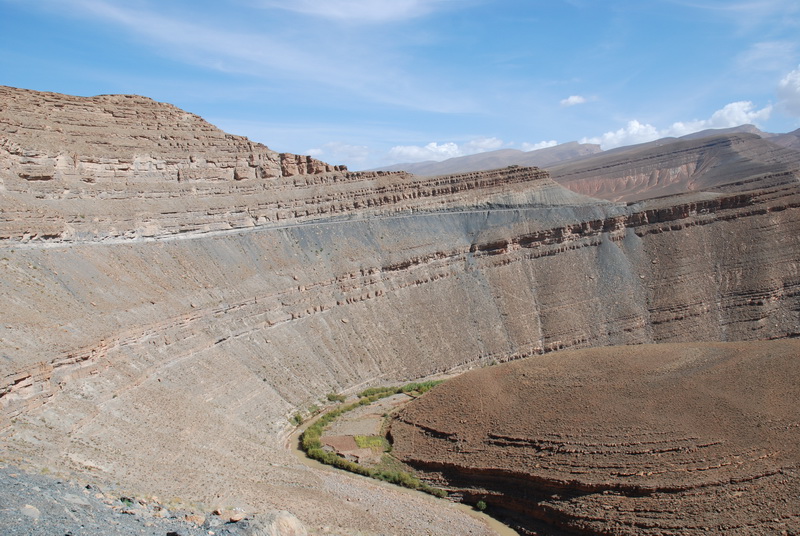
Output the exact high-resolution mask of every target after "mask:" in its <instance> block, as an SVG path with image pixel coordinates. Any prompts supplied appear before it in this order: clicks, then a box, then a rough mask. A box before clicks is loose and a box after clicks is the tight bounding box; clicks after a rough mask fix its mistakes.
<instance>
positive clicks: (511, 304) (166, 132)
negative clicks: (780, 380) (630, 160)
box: [0, 88, 800, 534]
mask: <svg viewBox="0 0 800 536" xmlns="http://www.w3.org/2000/svg"><path fill="white" fill-rule="evenodd" d="M0 103H2V106H3V108H2V109H0V119H2V120H1V121H0V124H1V125H6V126H5V127H3V128H5V130H3V134H2V136H3V139H4V140H5V141H3V145H2V147H3V148H5V149H2V148H0V184H2V186H0V310H1V311H3V315H2V320H0V445H2V448H3V450H4V453H6V456H7V457H8V458H9V459H12V460H25V461H26V462H28V463H32V464H35V465H37V466H39V467H53V468H55V469H58V470H63V471H76V472H81V473H82V474H84V475H88V476H90V477H93V478H97V479H102V480H106V481H114V482H120V483H121V484H123V485H126V486H130V487H133V488H136V489H144V490H145V491H146V492H148V493H151V494H157V495H159V496H172V495H176V496H182V497H185V498H192V499H196V500H198V501H208V502H211V503H213V502H215V501H217V500H218V497H219V496H223V497H228V496H236V497H239V498H242V500H245V501H249V503H250V504H252V505H254V506H259V507H264V508H277V509H289V510H291V511H293V512H295V513H296V514H297V515H298V516H299V517H300V518H301V519H303V521H304V522H308V523H309V524H310V525H313V524H317V525H320V526H321V525H323V524H326V523H328V522H329V520H332V521H330V522H331V523H334V525H335V526H339V527H347V526H353V524H354V523H355V524H358V525H359V526H361V527H366V526H368V527H371V528H372V530H374V531H380V530H381V528H382V527H381V524H380V523H379V522H377V521H375V515H373V514H371V513H370V514H368V513H367V509H369V508H373V509H375V508H377V509H378V510H373V512H374V511H381V512H383V513H384V514H386V515H388V516H389V517H392V516H395V515H397V516H401V517H402V520H397V525H396V526H406V527H407V526H410V525H409V523H410V524H412V525H413V523H414V519H416V518H415V517H414V512H413V511H412V510H408V511H407V512H393V511H392V510H391V509H390V508H388V509H387V507H385V506H380V505H376V504H374V503H370V505H369V506H367V505H366V502H367V501H365V502H364V503H363V504H362V503H359V504H356V503H355V502H353V503H348V505H346V506H342V508H339V509H337V510H336V511H335V512H330V511H320V510H319V508H318V505H319V504H320V503H322V502H325V501H328V502H331V501H334V502H335V501H336V500H338V501H341V500H342V498H343V497H344V496H345V495H347V494H348V493H350V492H349V491H342V490H341V489H339V488H336V487H335V486H334V485H333V484H331V482H329V481H327V480H326V481H325V482H322V480H321V479H322V477H320V476H319V475H316V476H310V475H309V471H308V469H306V468H305V467H304V466H300V465H299V464H298V462H297V461H296V460H295V459H294V458H293V457H292V456H291V455H289V454H287V452H286V451H285V449H284V444H283V438H284V437H285V434H286V433H287V430H288V422H289V421H288V417H290V416H291V415H293V414H294V413H296V412H298V411H300V412H304V411H305V409H306V408H308V407H309V406H310V405H312V404H320V403H324V400H320V397H324V395H325V394H327V393H330V392H347V391H351V392H352V391H355V390H358V389H359V388H361V387H363V386H367V385H372V384H377V383H389V382H395V381H397V382H399V381H403V380H409V379H416V378H420V377H423V376H426V375H429V374H433V373H437V372H441V371H445V370H453V369H456V368H459V367H461V368H466V367H470V366H473V365H477V364H479V363H486V362H490V361H493V360H496V361H504V360H510V359H515V358H518V357H523V356H529V355H535V354H541V353H546V352H550V351H553V350H559V349H563V348H570V347H585V346H597V345H610V344H640V343H647V342H654V341H658V342H676V341H689V340H694V339H701V340H750V339H758V338H781V337H787V336H792V335H796V334H797V332H798V325H800V266H798V255H797V252H798V250H800V212H798V210H797V207H798V204H800V192H798V189H797V187H796V186H793V185H792V184H786V185H782V186H773V187H771V188H769V189H766V188H761V189H758V190H751V191H741V192H731V193H720V192H716V193H696V194H692V195H691V196H683V197H680V198H672V199H668V198H665V199H660V200H657V201H649V202H645V203H642V204H637V205H631V206H624V205H615V204H612V203H608V202H598V201H596V200H592V199H590V198H586V197H584V196H580V195H578V194H575V193H573V192H570V191H568V190H566V189H564V188H562V187H560V186H558V185H557V184H555V183H554V182H553V181H552V180H551V179H550V178H549V177H548V176H547V173H546V172H543V171H541V170H537V169H534V168H510V169H503V170H495V171H489V172H480V173H470V174H462V175H447V176H441V177H415V176H412V175H407V174H403V173H381V172H372V173H353V172H348V171H345V170H328V171H325V172H323V173H315V174H304V175H292V176H282V174H283V171H281V170H282V169H284V166H288V167H285V169H286V170H293V169H294V168H292V167H291V166H300V167H302V168H304V169H305V170H306V171H309V170H312V171H313V170H320V171H321V168H319V167H318V165H317V164H314V163H313V161H309V160H308V159H305V157H297V158H295V157H287V156H284V157H281V156H280V155H276V154H274V153H272V152H270V151H269V150H267V149H266V148H264V147H263V146H258V145H257V144H250V142H247V141H246V140H244V139H243V138H239V137H235V136H229V135H227V134H224V133H220V132H219V131H217V130H216V129H213V127H210V125H207V124H206V123H204V122H202V121H201V120H199V119H198V118H196V117H195V116H191V115H190V114H185V113H184V112H181V111H180V110H177V109H175V108H174V107H171V106H168V105H160V104H157V103H153V101H150V100H148V99H142V98H138V97H131V98H127V97H96V98H91V99H77V98H73V97H63V96H53V95H51V94H39V93H35V92H24V91H19V90H11V89H10V88H7V89H4V93H3V98H2V99H1V100H0ZM9 103H10V104H9ZM80 107H84V108H86V110H85V112H80V113H79V110H80V109H81V108H80ZM12 108H13V109H14V110H19V111H15V112H14V113H9V112H8V110H11V109H12ZM62 108H63V110H61V109H62ZM27 109H30V110H34V111H36V110H38V111H36V112H35V113H34V112H33V111H27V112H26V111H24V110H27ZM59 110H61V111H59ZM66 111H70V113H71V114H73V115H72V116H70V117H71V118H70V120H69V121H67V120H66V119H59V121H58V122H53V123H50V122H48V121H47V120H45V118H47V117H50V116H51V115H52V116H53V117H61V116H59V115H58V114H65V113H66ZM25 114H28V115H25ZM31 114H33V115H31ZM36 114H38V115H36ZM84 116H85V117H84ZM35 117H39V118H40V123H38V124H39V128H38V130H37V129H34V128H33V127H32V126H31V125H33V124H35V121H34V119H33V118H35ZM132 117H136V118H138V119H135V120H134V119H131V118H132ZM14 121H16V122H17V123H19V124H14ZM120 121H128V122H129V123H130V126H129V127H126V129H127V130H126V129H122V132H123V135H116V136H115V135H114V133H115V132H117V131H118V130H119V129H120V128H121V127H120V126H119V125H120V123H119V122H120ZM84 122H85V123H86V125H89V124H90V123H91V130H89V126H86V125H84V124H83V123H84ZM56 124H59V125H62V126H60V127H57V128H61V129H63V130H64V131H65V132H67V131H68V128H67V126H68V125H70V124H80V125H83V126H80V128H78V127H74V129H75V131H74V132H73V131H69V132H71V134H70V135H69V136H66V137H63V138H59V139H60V140H61V141H59V142H58V143H56V142H52V141H47V140H50V139H51V138H49V136H51V135H52V136H62V133H59V132H57V131H56V132H55V134H53V133H52V132H49V131H48V125H49V126H50V128H52V127H53V125H56ZM126 124H127V123H126ZM9 125H10V126H9ZM69 128H73V127H69ZM135 129H139V130H137V132H140V133H141V134H137V136H138V137H137V136H131V135H128V134H125V132H132V131H133V130H135ZM205 129H210V130H205ZM34 131H36V132H40V133H41V136H42V138H41V140H43V141H37V140H38V137H37V136H38V135H35V134H32V132H34ZM89 131H90V132H91V135H89V134H85V132H89ZM162 135H163V136H168V137H167V138H162V137H161V136H162ZM53 139H55V138H53ZM172 142H175V143H176V145H175V146H171V145H170V143H172ZM38 143H42V145H41V146H40V145H37V144H38ZM160 144H161V145H160ZM28 145H30V147H28ZM9 147H11V149H9ZM141 147H145V148H146V151H141V152H145V153H146V155H149V156H147V158H148V159H151V160H152V162H155V163H154V164H153V166H152V167H148V166H143V167H137V166H138V164H136V165H134V164H130V165H129V168H128V169H121V168H119V167H117V166H118V165H119V162H121V161H122V160H124V159H127V160H130V161H131V162H133V160H135V158H136V157H137V156H136V155H138V154H140V149H141ZM27 152H30V155H29V156H25V154H26V153H27ZM62 153H63V154H67V155H68V154H72V153H75V154H78V155H79V161H80V162H83V164H80V163H79V165H78V166H77V170H78V171H77V172H75V168H74V167H73V171H69V169H70V168H69V166H68V165H66V164H68V162H66V164H65V161H64V158H61V159H60V160H59V158H60V157H59V155H61V154H62ZM251 154H254V155H256V156H255V157H253V158H254V160H253V164H254V165H252V166H251V165H250V163H249V162H250V156H249V155H251ZM81 155H83V156H81ZM86 155H91V158H92V159H97V158H109V159H116V160H114V161H113V162H111V163H110V164H108V166H111V167H108V166H107V165H106V163H102V162H101V163H100V164H99V167H92V166H89V164H93V165H94V163H93V162H90V161H89V160H86V159H83V158H84V156H86ZM192 155H195V162H192V161H191V156H192ZM259 155H260V156H259ZM239 158H244V161H243V162H240V161H239ZM127 160H126V162H127ZM45 161H48V162H51V163H53V170H54V172H53V174H50V175H48V173H49V172H48V173H44V172H42V173H40V171H41V170H42V169H44V168H45V167H47V166H49V164H47V165H45V164H44V163H43V162H45ZM212 161H213V162H215V164H214V165H212ZM158 162H163V163H164V166H163V170H159V168H158V165H157V164H158ZM216 162H226V163H225V165H224V166H222V165H218V164H216ZM193 164H196V167H192V165H193ZM65 165H66V167H64V166H65ZM82 165H85V166H88V167H83V168H82V167H81V166H82ZM104 166H105V167H104ZM223 167H224V169H225V170H226V171H225V174H224V176H221V175H220V176H214V177H212V178H213V179H214V180H207V179H208V177H209V176H210V175H205V173H206V172H208V173H211V171H212V170H215V169H216V170H219V169H221V168H223ZM237 167H242V168H243V169H244V168H245V167H247V169H249V170H251V171H253V174H250V172H249V171H248V172H247V173H245V172H241V173H240V175H239V178H238V180H237V177H236V169H237ZM48 169H49V168H48ZM259 169H260V170H261V171H258V172H256V170H259ZM326 169H327V168H326ZM65 170H66V171H65ZM184 170H188V171H186V172H187V173H189V174H190V176H191V177H190V176H189V175H186V176H184ZM84 172H85V174H84ZM291 172H293V171H291ZM259 174H260V175H259ZM179 175H180V176H181V180H178V176H179ZM32 177H52V178H50V179H47V180H30V178H32ZM92 177H94V178H95V179H94V182H91V181H86V180H83V179H84V178H92ZM202 177H206V178H202ZM184 178H185V179H186V180H184ZM743 184H751V183H746V182H745V183H743ZM751 185H752V184H751ZM254 467H258V468H259V472H256V473H254V472H253V468H254ZM232 475H236V477H232ZM243 475H247V476H243ZM348 489H349V488H348ZM358 489H362V488H358ZM354 493H355V492H354ZM348 496H349V495H348ZM332 497H335V498H336V499H332ZM356 519H357V520H358V521H355V520H356ZM404 524H405V525H404ZM442 527H444V528H440V529H437V530H439V533H442V534H446V533H447V532H446V525H443V526H442ZM398 531H399V532H401V533H402V532H403V530H402V529H398ZM408 532H409V531H408V530H406V533H408ZM411 532H413V531H411Z"/></svg>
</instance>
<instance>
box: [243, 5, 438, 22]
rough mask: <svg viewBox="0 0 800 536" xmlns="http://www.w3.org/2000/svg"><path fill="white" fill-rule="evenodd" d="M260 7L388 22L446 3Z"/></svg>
mask: <svg viewBox="0 0 800 536" xmlns="http://www.w3.org/2000/svg"><path fill="white" fill-rule="evenodd" d="M258 4H259V5H260V6H261V7H266V8H271V9H285V10H288V11H294V12H296V13H302V14H304V15H311V16H314V17H321V18H326V19H334V20H338V21H343V22H348V23H353V22H371V23H387V22H397V21H403V20H408V19H415V18H418V17H423V16H425V15H428V14H430V13H431V12H433V11H435V10H436V9H439V8H441V7H442V6H444V5H447V4H448V1H447V0H293V1H292V2H286V1H276V0H262V1H260V2H259V3H258Z"/></svg>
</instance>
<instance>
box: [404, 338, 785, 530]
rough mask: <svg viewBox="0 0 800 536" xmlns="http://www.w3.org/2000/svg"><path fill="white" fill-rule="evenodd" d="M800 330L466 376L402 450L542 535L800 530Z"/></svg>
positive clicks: (441, 392)
mask: <svg viewBox="0 0 800 536" xmlns="http://www.w3.org/2000/svg"><path fill="white" fill-rule="evenodd" d="M798 351H800V341H796V340H791V341H775V342H760V343H730V344H719V343H717V344H680V345H675V344H671V345H658V346H636V347H625V348H603V349H592V350H583V351H575V352H569V353H564V354H560V355H558V356H555V355H552V356H547V357H538V358H530V359H526V360H523V361H519V362H515V363H513V364H505V365H502V366H498V367H492V368H490V369H484V370H481V371H475V372H471V373H468V374H465V375H463V376H460V377H458V378H456V379H454V380H452V381H450V382H448V383H446V384H445V385H442V386H440V387H438V388H437V389H435V390H434V391H432V392H431V393H430V394H429V395H427V396H425V397H423V398H421V399H419V400H417V401H415V402H413V403H412V404H411V405H409V406H408V407H406V408H405V409H404V410H403V411H402V412H401V413H400V414H399V415H398V416H397V417H396V418H395V419H394V421H393V423H392V428H391V436H392V438H393V440H394V449H393V453H394V454H395V455H396V456H398V457H399V458H400V459H402V460H403V461H405V462H406V463H410V464H412V465H414V466H415V467H418V468H420V469H422V470H423V471H426V472H429V473H430V474H431V477H432V478H434V479H435V481H436V482H437V483H444V484H445V485H446V486H449V487H451V488H454V489H455V490H460V492H461V493H463V494H464V495H466V496H467V497H468V498H469V500H471V501H473V502H474V501H477V500H484V501H486V502H487V503H488V504H490V505H494V506H495V507H496V508H497V509H498V511H501V512H502V511H506V512H507V513H509V514H512V515H514V516H515V517H516V518H517V519H518V520H519V522H520V523H521V525H522V527H523V528H524V529H525V532H526V533H531V534H609V535H610V534H631V535H645V534H708V533H713V534H780V533H782V531H783V533H784V534H786V533H794V532H796V531H798V530H800V515H798V512H799V511H800V473H798V469H800V467H798V463H799V462H800V451H798V447H797V445H798V444H800V442H798V440H800V410H799V409H798V408H800V406H798V402H800V387H798V386H800V367H798V366H797V355H798Z"/></svg>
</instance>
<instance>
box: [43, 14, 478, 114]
mask: <svg viewBox="0 0 800 536" xmlns="http://www.w3.org/2000/svg"><path fill="white" fill-rule="evenodd" d="M49 3H50V5H53V6H57V7H58V8H59V10H60V11H62V12H63V13H64V14H65V15H70V16H75V15H76V14H80V13H85V14H88V15H89V16H91V17H93V18H98V19H101V20H104V21H106V22H111V23H114V24H118V25H121V26H123V27H124V28H125V29H126V30H127V31H129V32H131V33H132V34H133V35H135V36H137V37H138V38H140V39H141V40H143V41H144V42H146V43H148V44H149V45H150V46H153V47H155V48H157V50H158V51H159V53H162V54H168V55H171V56H175V57H177V58H178V59H179V60H180V61H184V62H189V63H191V64H193V65H199V66H201V67H204V68H207V69H212V70H216V71H219V72H223V73H237V74H244V75H247V76H253V77H257V78H261V79H263V80H265V81H270V82H272V81H274V80H275V79H276V73H275V72H274V71H276V70H277V71H280V72H281V75H282V76H283V77H289V78H290V79H294V80H296V81H297V82H298V83H301V82H303V83H310V84H319V85H324V86H329V87H333V88H336V89H339V90H342V91H344V92H346V94H347V95H348V96H350V97H352V96H353V95H358V96H360V97H361V98H363V99H368V100H369V101H371V102H376V103H381V104H389V105H393V106H397V107H401V108H407V109H413V110H420V111H434V112H440V113H455V112H464V111H474V110H475V109H476V105H475V103H474V102H472V100H471V99H470V98H469V97H466V96H465V95H460V94H447V93H446V92H444V93H442V92H430V91H426V90H425V89H423V88H424V86H425V84H423V83H421V82H420V83H417V82H415V81H414V78H415V77H414V76H413V75H412V74H411V73H408V72H404V71H403V70H401V69H400V68H398V67H393V68H387V67H386V61H385V57H382V56H379V55H378V54H375V55H369V54H367V53H365V52H364V50H365V49H364V48H361V47H358V49H357V51H356V50H355V49H353V48H352V46H351V45H347V44H341V45H339V44H337V43H336V41H325V42H324V43H320V42H315V41H314V38H313V37H309V39H308V40H307V41H305V42H303V43H300V44H297V43H292V44H289V43H288V42H289V41H290V40H289V39H285V40H281V39H280V37H277V38H276V37H273V36H274V35H276V34H275V32H274V31H271V32H270V33H258V34H253V33H244V32H241V31H237V32H228V31H223V30H219V29H218V28H215V27H214V26H212V25H211V24H198V23H192V22H186V21H182V20H176V19H174V18H169V17H167V16H164V15H161V14H159V13H157V12H156V11H154V10H148V9H132V8H124V7H119V6H117V5H113V4H112V3H110V2H108V1H105V0H67V1H65V2H54V1H53V0H49ZM271 30H272V29H271ZM337 47H338V48H337ZM356 54H359V55H360V57H358V61H353V60H354V56H355V55H356Z"/></svg>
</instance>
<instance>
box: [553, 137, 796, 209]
mask: <svg viewBox="0 0 800 536" xmlns="http://www.w3.org/2000/svg"><path fill="white" fill-rule="evenodd" d="M786 136H787V137H788V136H789V135H786ZM548 170H549V171H550V174H551V176H552V177H553V179H555V180H556V181H557V182H558V183H559V184H561V185H563V186H566V187H567V188H569V189H571V190H573V191H575V192H579V193H581V194H584V195H589V196H593V197H598V198H602V199H608V200H611V201H638V200H641V199H647V198H653V197H658V196H664V195H673V194H680V193H685V192H695V191H726V192H735V191H742V190H752V189H754V188H763V187H774V186H777V185H780V184H797V182H798V180H800V152H798V151H797V150H795V149H792V148H791V147H790V146H788V145H787V146H781V145H777V144H774V143H772V142H770V141H768V140H766V139H762V138H761V137H759V136H757V135H756V134H747V133H737V134H725V135H717V136H711V137H706V138H701V139H681V140H663V141H662V142H661V143H657V142H653V143H650V144H644V145H643V146H633V147H624V148H620V149H615V150H611V151H606V152H604V153H600V154H598V155H594V156H592V157H589V158H585V159H582V160H577V161H574V162H567V163H564V164H557V165H555V166H552V167H550V168H548Z"/></svg>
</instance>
